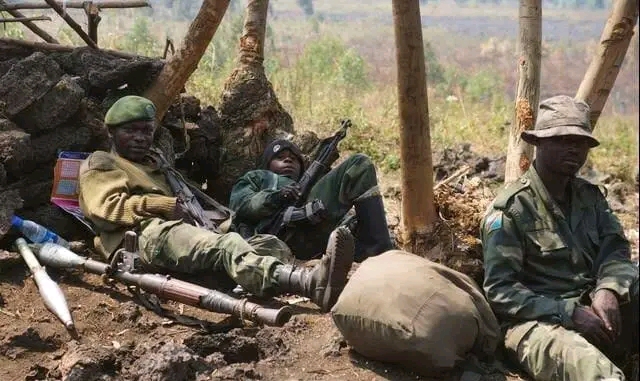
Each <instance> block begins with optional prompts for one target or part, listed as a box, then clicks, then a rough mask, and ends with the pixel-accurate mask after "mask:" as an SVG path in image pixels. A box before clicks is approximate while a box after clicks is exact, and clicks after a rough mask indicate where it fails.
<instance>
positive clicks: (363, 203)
mask: <svg viewBox="0 0 640 381" xmlns="http://www.w3.org/2000/svg"><path fill="white" fill-rule="evenodd" d="M354 207H355V209H356V218H357V220H358V222H357V225H356V229H355V236H356V249H355V250H356V253H355V260H356V261H357V262H362V261H363V260H365V259H367V258H368V257H371V256H374V255H378V254H380V253H384V252H385V251H388V250H392V249H394V245H393V242H392V241H391V235H390V234H389V227H388V226H387V218H386V215H385V212H384V204H383V203H382V196H374V197H367V198H365V199H364V200H360V201H357V202H356V203H355V204H354Z"/></svg>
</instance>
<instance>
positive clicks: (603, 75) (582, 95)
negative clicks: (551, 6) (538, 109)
mask: <svg viewBox="0 0 640 381" xmlns="http://www.w3.org/2000/svg"><path fill="white" fill-rule="evenodd" d="M637 21H638V0H616V1H614V3H613V9H612V10H611V14H610V15H609V19H608V20H607V23H606V24H605V26H604V30H603V31H602V36H601V37H600V44H599V45H598V49H597V51H596V53H595V54H594V56H593V59H592V60H591V64H590V65H589V68H588V69H587V72H586V73H585V75H584V79H583V80H582V82H581V83H580V87H579V88H578V92H577V93H576V98H577V99H581V100H584V101H585V102H587V104H589V106H591V126H592V127H593V128H595V126H596V123H597V122H598V118H599V117H600V113H601V112H602V109H603V108H604V105H605V103H606V102H607V98H609V94H610V93H611V89H612V88H613V85H614V84H615V82H616V78H617V77H618V73H619V72H620V68H621V67H622V61H623V60H624V56H625V55H626V54H627V50H628V49H629V43H630V42H631V38H632V37H633V27H634V26H635V25H636V22H637Z"/></svg>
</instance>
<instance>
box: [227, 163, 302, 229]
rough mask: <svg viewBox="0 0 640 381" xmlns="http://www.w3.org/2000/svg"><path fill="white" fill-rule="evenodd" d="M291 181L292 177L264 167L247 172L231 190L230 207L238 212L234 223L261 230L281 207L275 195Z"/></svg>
mask: <svg viewBox="0 0 640 381" xmlns="http://www.w3.org/2000/svg"><path fill="white" fill-rule="evenodd" d="M291 183H293V180H291V179H290V178H288V177H286V176H280V175H278V174H276V173H274V172H271V171H267V170H263V169H258V170H253V171H249V172H247V173H245V174H244V175H243V176H242V177H241V178H240V179H239V180H238V181H237V182H236V183H235V185H234V186H233V189H232V190H231V196H230V200H229V208H230V209H232V210H233V211H234V212H235V213H236V214H235V217H234V225H236V226H238V225H240V224H246V225H248V226H250V227H251V228H252V229H257V230H261V229H262V228H263V227H264V226H265V225H266V224H267V223H268V222H269V221H271V218H272V217H273V216H274V215H275V214H276V213H277V212H278V211H279V210H280V209H281V206H278V205H277V204H276V203H274V202H273V199H274V195H275V194H276V193H278V191H279V190H280V189H281V188H282V187H284V186H286V185H289V184H291Z"/></svg>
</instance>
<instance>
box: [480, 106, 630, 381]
mask: <svg viewBox="0 0 640 381" xmlns="http://www.w3.org/2000/svg"><path fill="white" fill-rule="evenodd" d="M589 114H590V111H589V106H588V105H587V104H586V103H584V102H582V101H578V100H575V99H573V98H570V97H568V96H556V97H552V98H549V99H547V100H545V101H543V102H541V103H540V110H539V113H538V119H537V122H536V127H535V130H532V131H524V132H522V135H521V136H522V139H523V140H524V141H526V142H528V143H530V144H532V145H534V146H536V158H535V161H534V163H533V165H532V166H531V168H530V169H529V170H528V171H527V172H526V173H525V174H524V175H523V176H522V177H520V179H519V180H517V181H515V182H514V183H512V184H510V185H508V186H507V187H506V188H505V189H503V190H502V191H501V192H500V193H498V195H497V197H496V199H495V200H494V201H493V204H492V205H491V206H490V208H489V210H488V211H487V214H486V216H485V218H484V221H483V223H482V226H481V232H482V244H483V249H484V266H485V279H484V290H485V293H486V295H487V298H488V300H489V303H490V304H491V306H492V308H493V310H494V312H495V313H496V315H497V317H498V318H499V320H501V323H502V325H503V328H504V330H505V347H506V350H507V352H508V354H509V355H511V356H512V357H513V358H514V359H515V360H516V361H517V362H518V363H519V364H520V365H521V366H522V367H523V368H524V370H525V371H526V372H527V373H529V374H530V375H531V376H532V377H533V378H534V379H535V380H536V381H549V380H558V381H560V380H563V381H596V380H599V381H602V380H608V381H613V380H624V379H625V376H624V374H623V372H622V371H621V370H620V368H619V367H618V366H617V365H616V363H620V362H621V361H619V360H625V359H624V357H625V355H627V356H629V355H634V354H635V355H636V356H637V354H638V313H639V306H638V267H637V266H636V265H635V264H634V263H632V262H631V260H630V248H629V242H628V241H627V239H626V238H625V236H624V232H623V230H622V227H621V225H620V223H619V221H618V219H617V218H616V216H615V215H614V214H613V212H612V211H611V209H610V207H609V205H608V203H607V201H606V199H605V196H604V195H603V194H602V193H601V191H600V189H599V188H598V187H597V186H596V185H593V184H591V183H590V182H588V181H586V180H583V179H580V178H578V177H576V174H577V173H578V170H579V169H580V167H582V165H584V163H585V161H586V159H587V154H588V152H589V149H590V148H593V147H595V146H597V145H599V142H598V141H597V140H596V139H595V138H594V137H593V136H592V134H591V130H592V126H591V124H590V121H589V117H590V115H589ZM629 357H630V356H629ZM635 361H637V357H636V360H635ZM622 362H624V361H622Z"/></svg>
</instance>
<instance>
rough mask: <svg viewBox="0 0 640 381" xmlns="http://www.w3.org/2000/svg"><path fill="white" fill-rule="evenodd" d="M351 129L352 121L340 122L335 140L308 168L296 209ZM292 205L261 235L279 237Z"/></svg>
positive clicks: (268, 225) (274, 219)
mask: <svg viewBox="0 0 640 381" xmlns="http://www.w3.org/2000/svg"><path fill="white" fill-rule="evenodd" d="M349 127H351V120H349V119H344V120H342V121H341V122H340V129H339V130H338V131H337V132H336V133H335V134H334V135H333V138H332V139H331V141H330V142H329V144H327V145H326V146H324V147H323V148H322V150H320V152H318V154H317V155H316V157H315V158H314V159H313V162H312V163H311V165H310V166H309V168H307V170H306V171H304V173H303V174H302V177H301V178H300V181H298V184H299V185H300V197H299V198H298V201H297V202H296V204H295V205H293V206H296V207H300V206H302V205H303V204H304V203H305V202H306V200H307V197H308V196H309V193H310V192H311V188H313V186H314V185H315V183H316V182H318V180H319V179H320V178H321V177H322V175H323V174H324V172H325V170H326V169H327V168H329V167H331V164H332V163H333V160H332V159H331V158H332V156H333V155H334V154H335V153H336V152H337V151H338V143H340V141H341V140H342V139H344V138H345V136H347V129H348V128H349ZM289 206H290V205H287V206H285V207H283V208H282V209H280V211H278V213H277V214H276V215H275V217H274V218H273V220H272V221H271V222H270V223H269V224H267V226H266V227H265V228H264V229H263V231H261V233H267V234H272V235H276V236H277V235H278V234H280V232H281V231H282V229H283V228H284V227H285V226H284V223H283V222H284V213H285V211H286V210H287V208H289Z"/></svg>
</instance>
